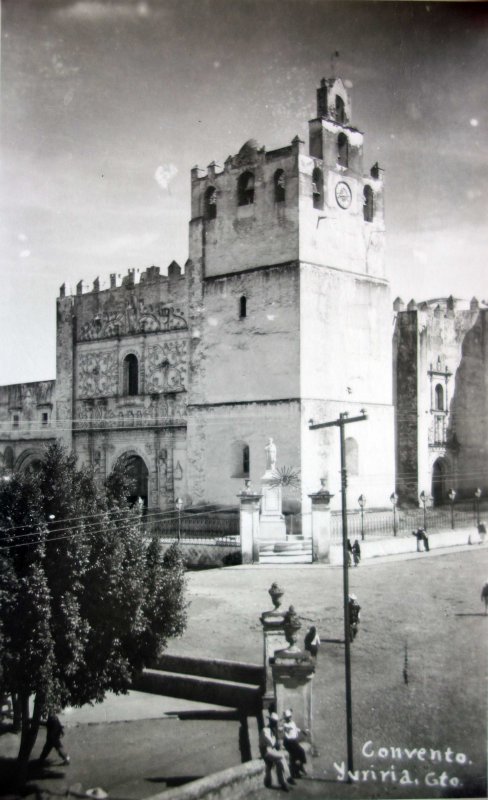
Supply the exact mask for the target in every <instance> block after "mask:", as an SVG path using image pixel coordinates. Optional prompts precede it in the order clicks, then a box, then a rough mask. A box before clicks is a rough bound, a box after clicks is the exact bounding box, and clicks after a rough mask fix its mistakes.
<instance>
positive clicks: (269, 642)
mask: <svg viewBox="0 0 488 800" xmlns="http://www.w3.org/2000/svg"><path fill="white" fill-rule="evenodd" d="M261 625H262V626H263V659H264V676H265V687H264V698H263V699H264V701H265V702H266V703H268V702H270V701H271V700H273V699H274V688H273V673H272V671H271V663H270V660H271V659H272V658H273V657H274V655H275V653H276V651H277V650H283V648H284V647H286V639H285V631H284V629H283V625H284V617H283V613H282V612H281V611H277V610H276V611H265V612H264V614H261Z"/></svg>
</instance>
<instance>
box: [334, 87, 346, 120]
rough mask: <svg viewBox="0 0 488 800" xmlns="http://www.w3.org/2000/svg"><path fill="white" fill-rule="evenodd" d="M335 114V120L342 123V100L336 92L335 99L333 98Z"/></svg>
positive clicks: (343, 109) (343, 117)
mask: <svg viewBox="0 0 488 800" xmlns="http://www.w3.org/2000/svg"><path fill="white" fill-rule="evenodd" d="M335 116H336V122H340V123H341V125H343V124H344V122H345V121H346V112H345V107H344V100H343V99H342V97H341V96H340V95H338V94H336V99H335Z"/></svg>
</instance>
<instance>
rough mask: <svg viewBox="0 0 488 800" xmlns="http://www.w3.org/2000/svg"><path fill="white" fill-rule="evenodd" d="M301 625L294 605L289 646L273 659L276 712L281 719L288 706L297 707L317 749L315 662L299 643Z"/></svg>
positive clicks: (296, 715) (287, 624) (288, 620)
mask: <svg viewBox="0 0 488 800" xmlns="http://www.w3.org/2000/svg"><path fill="white" fill-rule="evenodd" d="M300 628H301V622H300V619H299V617H298V615H297V614H296V612H295V609H294V608H293V606H290V608H289V610H288V611H287V612H286V614H285V616H284V632H285V636H286V640H287V642H288V647H287V648H285V649H283V650H277V651H276V652H275V655H274V657H273V658H272V659H271V670H272V674H273V685H274V696H275V704H276V713H277V714H278V715H279V717H280V718H281V717H282V716H283V714H284V712H285V709H287V708H291V709H293V719H294V720H295V722H296V724H297V725H298V727H299V728H300V729H301V730H302V731H309V736H308V741H309V742H310V745H311V747H312V752H315V748H314V739H313V696H312V685H313V676H314V673H315V663H314V661H313V660H312V658H311V656H310V654H309V653H307V652H306V651H304V650H301V649H300V648H299V647H298V646H297V644H296V642H297V638H298V632H299V630H300Z"/></svg>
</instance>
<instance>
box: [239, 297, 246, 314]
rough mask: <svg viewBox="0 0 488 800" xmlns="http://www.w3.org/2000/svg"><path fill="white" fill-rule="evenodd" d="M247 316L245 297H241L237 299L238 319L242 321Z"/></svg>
mask: <svg viewBox="0 0 488 800" xmlns="http://www.w3.org/2000/svg"><path fill="white" fill-rule="evenodd" d="M246 316H247V298H246V297H245V295H242V297H241V298H239V319H244V317H246Z"/></svg>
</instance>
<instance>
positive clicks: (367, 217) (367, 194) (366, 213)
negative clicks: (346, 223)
mask: <svg viewBox="0 0 488 800" xmlns="http://www.w3.org/2000/svg"><path fill="white" fill-rule="evenodd" d="M363 194H364V205H363V217H364V221H365V222H373V216H374V193H373V190H372V188H371V186H365V187H364V192H363Z"/></svg>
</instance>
